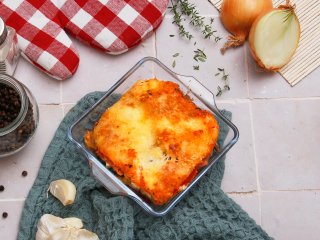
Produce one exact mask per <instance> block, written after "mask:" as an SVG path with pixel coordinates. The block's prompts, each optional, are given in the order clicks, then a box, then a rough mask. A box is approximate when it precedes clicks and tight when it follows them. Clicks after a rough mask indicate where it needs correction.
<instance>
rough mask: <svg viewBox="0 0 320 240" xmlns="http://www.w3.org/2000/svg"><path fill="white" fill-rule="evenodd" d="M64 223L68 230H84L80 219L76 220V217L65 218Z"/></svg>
mask: <svg viewBox="0 0 320 240" xmlns="http://www.w3.org/2000/svg"><path fill="white" fill-rule="evenodd" d="M63 221H64V223H65V224H66V226H67V227H68V228H77V229H80V228H83V223H82V220H81V219H80V218H76V217H70V218H64V219H63Z"/></svg>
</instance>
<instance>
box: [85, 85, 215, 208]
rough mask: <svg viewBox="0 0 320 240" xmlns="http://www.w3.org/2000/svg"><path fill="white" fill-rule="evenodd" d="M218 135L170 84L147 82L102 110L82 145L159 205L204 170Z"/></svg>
mask: <svg viewBox="0 0 320 240" xmlns="http://www.w3.org/2000/svg"><path fill="white" fill-rule="evenodd" d="M218 133H219V126H218V123H217V121H216V119H215V118H214V116H213V115H212V114H211V113H210V112H208V111H205V110H201V109H199V108H198V107H197V106H196V105H195V104H194V103H193V102H192V101H191V99H190V98H189V97H187V96H185V95H184V94H183V92H182V91H181V90H180V89H179V86H178V85H177V84H176V83H173V82H165V81H160V80H157V79H150V80H144V81H142V80H141V81H138V82H137V83H136V84H135V85H134V86H133V87H131V88H130V89H129V90H128V91H127V92H126V93H125V94H124V95H123V96H122V97H121V99H120V100H119V101H118V102H117V103H115V104H114V105H113V106H112V107H110V108H109V109H107V110H106V111H105V112H104V113H103V115H102V116H101V118H100V119H99V121H98V122H97V124H96V126H95V127H94V129H93V130H92V131H90V132H88V133H87V134H86V136H85V143H86V145H87V146H88V147H89V148H91V149H92V150H94V151H95V152H96V153H97V155H98V156H99V157H100V158H101V159H103V160H104V161H105V162H106V163H107V164H108V165H110V166H111V167H112V169H113V170H115V171H116V172H117V173H118V174H119V175H120V176H122V177H123V178H124V179H125V182H127V183H128V184H130V185H131V186H133V187H134V188H136V189H138V190H140V192H142V193H143V194H144V195H146V196H147V197H149V198H150V199H151V200H152V201H153V202H154V203H155V204H158V205H162V204H165V203H166V202H167V201H168V200H170V199H171V198H172V197H173V196H175V195H176V194H177V193H178V192H180V191H181V190H183V189H184V188H185V186H186V185H187V184H188V183H189V182H190V181H191V180H192V179H193V178H194V177H195V176H196V174H197V172H198V170H199V169H200V168H201V167H203V166H205V165H207V163H208V159H209V157H210V156H211V154H212V152H213V149H214V146H215V144H216V141H217V138H218Z"/></svg>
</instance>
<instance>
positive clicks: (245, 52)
mask: <svg viewBox="0 0 320 240" xmlns="http://www.w3.org/2000/svg"><path fill="white" fill-rule="evenodd" d="M243 49H244V64H245V71H246V86H247V97H248V98H250V89H249V63H248V51H247V45H244V47H243Z"/></svg>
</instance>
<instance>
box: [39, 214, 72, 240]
mask: <svg viewBox="0 0 320 240" xmlns="http://www.w3.org/2000/svg"><path fill="white" fill-rule="evenodd" d="M37 227H38V230H40V231H41V232H42V233H39V235H41V236H42V235H45V234H47V235H50V234H51V233H53V232H54V231H55V230H57V229H59V228H62V227H66V224H65V222H64V221H63V219H62V218H59V217H56V216H54V215H51V214H44V215H43V216H42V217H41V218H40V219H39V221H38V225H37ZM40 239H41V238H40Z"/></svg>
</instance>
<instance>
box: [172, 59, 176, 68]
mask: <svg viewBox="0 0 320 240" xmlns="http://www.w3.org/2000/svg"><path fill="white" fill-rule="evenodd" d="M175 66H176V60H173V63H172V67H173V68H174V67H175Z"/></svg>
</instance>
